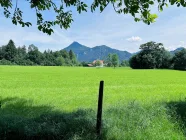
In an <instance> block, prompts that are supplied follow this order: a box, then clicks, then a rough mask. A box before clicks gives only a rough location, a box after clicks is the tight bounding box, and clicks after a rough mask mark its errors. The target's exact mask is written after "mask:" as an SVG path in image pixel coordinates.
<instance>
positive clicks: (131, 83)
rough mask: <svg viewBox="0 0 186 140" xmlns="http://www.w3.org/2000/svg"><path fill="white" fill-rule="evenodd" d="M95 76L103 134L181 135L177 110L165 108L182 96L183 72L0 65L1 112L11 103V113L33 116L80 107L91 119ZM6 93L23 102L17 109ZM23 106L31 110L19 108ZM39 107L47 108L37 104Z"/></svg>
mask: <svg viewBox="0 0 186 140" xmlns="http://www.w3.org/2000/svg"><path fill="white" fill-rule="evenodd" d="M100 80H104V81H105V87H104V105H103V107H104V113H103V120H104V134H103V139H185V137H184V128H182V126H181V125H180V121H179V120H180V119H178V118H177V116H178V115H179V114H177V115H172V114H175V110H174V109H172V111H171V113H170V109H169V108H168V107H167V106H168V105H169V104H170V103H171V102H174V103H175V104H176V103H178V104H179V102H180V101H185V97H186V72H184V71H174V70H132V69H130V68H116V69H114V68H74V67H73V68H70V67H19V66H0V96H1V98H2V99H1V100H5V101H4V104H3V103H2V109H4V110H2V112H1V111H0V114H3V112H7V113H10V112H11V111H10V110H9V109H10V107H9V108H8V105H9V106H10V102H12V103H11V105H12V106H11V108H12V110H14V112H13V113H12V116H13V115H18V116H22V117H27V118H36V117H39V116H40V115H41V114H43V113H49V114H50V113H51V112H53V111H54V112H55V111H58V113H59V112H66V113H73V112H76V111H77V110H80V109H81V110H85V111H86V110H92V111H93V112H94V113H90V114H87V115H88V116H89V117H90V118H91V119H92V121H93V123H94V122H95V119H96V108H97V97H98V89H99V82H100ZM7 98H16V99H19V100H23V101H25V102H23V103H20V101H19V105H18V106H16V105H15V107H17V110H16V109H15V108H14V103H15V104H16V102H17V101H18V100H16V101H8V102H6V99H7ZM173 105H174V104H173ZM22 106H24V107H25V106H26V107H28V108H29V107H30V108H31V109H28V108H26V107H25V110H24V109H23V110H21V108H22ZM42 106H44V107H47V108H48V110H47V109H46V108H45V109H44V110H43V108H41V109H40V108H39V109H38V108H37V107H42ZM34 107H35V110H37V111H33V109H34ZM6 108H7V110H9V111H6ZM19 108H20V110H19ZM185 108H186V107H185ZM26 109H27V110H28V111H26ZM4 114H5V113H4ZM127 114H128V115H127ZM172 116H174V117H172ZM0 118H1V117H0ZM90 127H91V126H90ZM56 129H57V128H56ZM60 129H61V128H60ZM50 133H52V132H50ZM69 133H70V132H69ZM92 133H94V132H92ZM29 134H30V133H29ZM34 134H35V133H34ZM56 135H57V134H56ZM71 135H73V139H76V138H77V139H78V138H79V139H86V138H87V137H88V138H90V137H91V135H88V133H87V134H86V137H85V136H84V135H83V136H82V135H80V133H79V131H78V133H77V134H74V133H73V134H71ZM74 137H75V138H74ZM60 138H61V137H60ZM68 138H69V137H68ZM70 138H72V137H70Z"/></svg>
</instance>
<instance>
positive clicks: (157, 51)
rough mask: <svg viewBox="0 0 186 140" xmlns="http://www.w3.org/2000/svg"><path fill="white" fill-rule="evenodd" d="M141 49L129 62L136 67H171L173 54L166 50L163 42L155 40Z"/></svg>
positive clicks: (143, 45)
mask: <svg viewBox="0 0 186 140" xmlns="http://www.w3.org/2000/svg"><path fill="white" fill-rule="evenodd" d="M140 49H141V51H140V52H139V53H138V54H136V55H134V56H133V57H132V58H131V59H130V61H129V63H130V66H131V67H132V68H134V69H154V68H169V67H170V66H171V64H170V61H171V55H170V53H169V52H168V51H166V50H165V48H164V47H163V44H162V43H155V42H153V41H151V42H147V43H145V44H142V45H141V46H140Z"/></svg>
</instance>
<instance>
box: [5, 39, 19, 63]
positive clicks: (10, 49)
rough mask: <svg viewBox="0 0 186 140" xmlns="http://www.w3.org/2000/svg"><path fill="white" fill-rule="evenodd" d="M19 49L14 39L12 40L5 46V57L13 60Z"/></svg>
mask: <svg viewBox="0 0 186 140" xmlns="http://www.w3.org/2000/svg"><path fill="white" fill-rule="evenodd" d="M16 53H17V49H16V47H15V44H14V42H13V40H10V41H9V42H8V44H7V45H6V46H5V47H4V58H5V59H6V60H8V61H11V62H13V61H14V58H15V56H16Z"/></svg>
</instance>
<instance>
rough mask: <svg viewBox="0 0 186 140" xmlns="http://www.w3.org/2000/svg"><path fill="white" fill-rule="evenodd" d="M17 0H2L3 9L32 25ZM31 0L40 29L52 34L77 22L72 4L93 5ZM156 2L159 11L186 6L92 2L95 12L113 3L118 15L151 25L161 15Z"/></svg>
mask: <svg viewBox="0 0 186 140" xmlns="http://www.w3.org/2000/svg"><path fill="white" fill-rule="evenodd" d="M18 1H21V0H16V1H15V2H13V1H12V0H1V1H0V8H1V9H2V11H3V13H4V16H5V17H6V18H11V20H12V23H13V24H15V25H17V24H20V25H21V26H22V27H25V26H27V27H29V26H31V25H32V24H31V23H30V22H27V21H24V19H23V11H22V9H20V8H19V3H18ZM25 1H26V2H28V3H29V5H30V8H31V9H35V14H36V18H37V26H38V30H40V31H42V32H43V33H47V34H48V35H51V34H52V33H53V32H54V30H53V29H52V27H53V26H55V25H58V26H59V27H60V28H64V29H68V28H69V27H70V24H71V23H72V22H73V17H72V11H69V10H66V9H68V8H69V7H71V8H72V7H74V8H75V9H76V10H77V12H78V13H79V14H80V13H82V12H87V10H88V8H89V6H88V5H87V4H86V3H85V2H83V1H82V0H61V1H55V0H25ZM154 3H157V4H158V8H159V11H162V10H163V8H164V7H165V6H168V4H171V5H177V6H178V7H179V6H183V7H185V6H186V2H185V1H183V0H169V1H165V0H138V1H136V0H94V1H93V3H92V4H91V6H90V7H91V11H92V12H94V11H95V10H96V9H99V11H100V12H103V11H104V9H105V8H106V7H107V6H108V5H112V6H113V9H114V10H115V12H116V13H118V14H130V15H132V16H133V17H134V20H135V21H136V22H138V21H143V22H144V23H146V24H150V23H152V22H154V21H155V19H156V18H157V15H156V14H152V13H151V11H150V8H151V7H152V5H154ZM44 11H50V12H53V13H55V19H54V20H45V19H44V17H43V12H44Z"/></svg>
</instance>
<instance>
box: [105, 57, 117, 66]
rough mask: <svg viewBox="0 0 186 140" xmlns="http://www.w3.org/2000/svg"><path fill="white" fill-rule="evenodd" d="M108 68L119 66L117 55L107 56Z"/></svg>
mask: <svg viewBox="0 0 186 140" xmlns="http://www.w3.org/2000/svg"><path fill="white" fill-rule="evenodd" d="M106 63H107V66H108V67H112V66H113V67H114V68H115V67H117V66H118V65H119V58H118V55H117V54H108V56H107V60H106Z"/></svg>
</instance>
